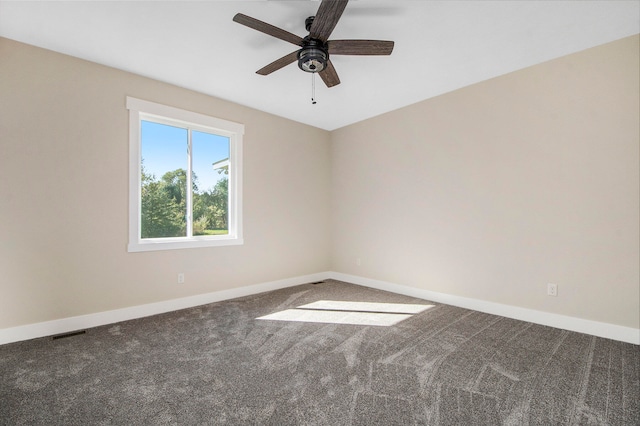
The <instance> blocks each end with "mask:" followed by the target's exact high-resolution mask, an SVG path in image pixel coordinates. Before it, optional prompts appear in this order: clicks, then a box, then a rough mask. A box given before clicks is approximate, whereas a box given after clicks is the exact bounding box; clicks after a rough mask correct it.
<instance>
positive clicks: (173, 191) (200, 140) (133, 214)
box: [127, 97, 244, 252]
mask: <svg viewBox="0 0 640 426" xmlns="http://www.w3.org/2000/svg"><path fill="white" fill-rule="evenodd" d="M127 109H129V246H128V250H129V251H130V252H132V251H149V250H170V249H179V248H193V247H210V246H222V245H237V244H242V135H243V133H244V126H243V125H242V124H238V123H233V122H230V121H226V120H221V119H218V118H214V117H209V116H206V115H202V114H198V113H194V112H190V111H184V110H181V109H178V108H173V107H169V106H165V105H160V104H156V103H153V102H148V101H143V100H140V99H135V98H131V97H127Z"/></svg>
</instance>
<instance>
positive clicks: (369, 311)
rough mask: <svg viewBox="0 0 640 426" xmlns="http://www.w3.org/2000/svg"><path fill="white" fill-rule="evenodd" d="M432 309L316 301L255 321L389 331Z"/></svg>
mask: <svg viewBox="0 0 640 426" xmlns="http://www.w3.org/2000/svg"><path fill="white" fill-rule="evenodd" d="M433 306H434V305H417V304H405V303H379V302H348V301H339V300H319V301H317V302H313V303H309V304H306V305H302V306H298V307H297V308H295V309H285V310H283V311H279V312H274V313H273V314H269V315H265V316H262V317H259V318H256V319H260V320H274V321H299V322H315V323H324V324H350V325H376V326H383V327H388V326H391V325H395V324H397V323H399V322H400V321H404V320H406V319H408V318H411V316H413V315H414V314H418V313H420V312H423V311H425V310H427V309H429V308H431V307H433Z"/></svg>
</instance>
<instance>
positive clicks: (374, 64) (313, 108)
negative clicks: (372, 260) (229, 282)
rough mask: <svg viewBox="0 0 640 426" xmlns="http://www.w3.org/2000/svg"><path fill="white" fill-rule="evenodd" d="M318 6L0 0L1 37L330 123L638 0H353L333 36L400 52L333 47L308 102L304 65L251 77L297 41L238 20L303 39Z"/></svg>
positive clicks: (619, 31)
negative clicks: (325, 79)
mask: <svg viewBox="0 0 640 426" xmlns="http://www.w3.org/2000/svg"><path fill="white" fill-rule="evenodd" d="M319 4H320V3H319V2H318V1H313V0H289V1H277V0H262V1H240V0H235V1H162V2H149V1H107V2H100V1H84V2H77V1H76V2H59V1H44V2H25V1H4V0H0V36H2V37H7V38H10V39H14V40H18V41H21V42H24V43H28V44H32V45H35V46H40V47H44V48H46V49H51V50H54V51H57V52H61V53H65V54H68V55H72V56H76V57H79V58H83V59H87V60H90V61H94V62H97V63H100V64H105V65H109V66H112V67H115V68H119V69H122V70H126V71H130V72H133V73H136V74H140V75H143V76H147V77H151V78H154V79H157V80H161V81H165V82H169V83H173V84H175V85H178V86H181V87H185V88H188V89H192V90H196V91H198V92H202V93H206V94H209V95H212V96H216V97H218V98H222V99H227V100H230V101H233V102H236V103H239V104H242V105H247V106H250V107H253V108H256V109H259V110H263V111H267V112H269V113H272V114H276V115H279V116H282V117H286V118H289V119H291V120H295V121H299V122H302V123H305V124H309V125H312V126H316V127H319V128H322V129H327V130H333V129H336V128H339V127H342V126H345V125H348V124H351V123H354V122H357V121H361V120H363V119H366V118H369V117H372V116H375V115H379V114H382V113H384V112H387V111H391V110H394V109H397V108H400V107H403V106H406V105H409V104H412V103H416V102H419V101H421V100H424V99H428V98H431V97H433V96H437V95H440V94H442V93H446V92H449V91H452V90H455V89H458V88H461V87H464V86H467V85H470V84H473V83H476V82H479V81H482V80H486V79H489V78H492V77H496V76H499V75H503V74H506V73H509V72H511V71H515V70H518V69H522V68H525V67H528V66H531V65H535V64H538V63H540V62H544V61H547V60H550V59H553V58H557V57H560V56H564V55H567V54H570V53H573V52H577V51H580V50H584V49H587V48H589V47H593V46H597V45H600V44H604V43H607V42H610V41H613V40H617V39H620V38H623V37H626V36H630V35H633V34H637V33H639V32H640V0H626V1H613V0H607V1H575V0H571V1H525V0H517V1H478V0H476V1H428V0H427V1H418V0H413V1H402V0H385V1H377V0H352V1H350V2H349V5H348V6H347V8H346V10H345V12H344V14H343V15H342V18H341V20H340V22H339V23H338V25H337V27H336V29H335V30H334V32H333V34H332V35H331V37H330V39H379V40H394V41H395V49H394V51H393V54H392V55H391V56H374V57H367V56H333V57H332V62H333V63H334V65H335V67H336V69H337V71H338V74H339V76H340V79H341V81H342V83H341V84H340V85H338V86H336V87H333V88H331V89H328V88H326V87H325V86H324V84H323V83H322V80H320V79H319V78H317V79H316V98H317V101H318V102H317V104H316V105H312V104H311V82H312V77H311V75H310V74H307V73H304V72H303V71H301V70H300V69H298V67H297V64H295V63H294V64H291V65H289V66H287V67H285V68H283V69H281V70H279V71H276V72H275V73H273V74H271V75H269V76H260V75H257V74H255V71H256V70H258V69H259V68H261V67H263V66H264V65H266V64H268V63H270V62H272V61H274V60H275V59H278V58H280V57H281V56H284V55H285V54H287V53H290V52H292V51H294V50H296V46H294V45H293V44H290V43H287V42H285V41H281V40H279V39H276V38H273V37H269V36H267V35H265V34H262V33H260V32H258V31H255V30H252V29H250V28H247V27H245V26H242V25H239V24H237V23H235V22H233V21H232V18H233V16H234V15H235V14H236V13H238V12H242V13H244V14H246V15H249V16H252V17H254V18H257V19H259V20H262V21H265V22H268V23H270V24H273V25H275V26H278V27H281V28H283V29H286V30H287V31H289V32H292V33H295V34H297V35H300V36H302V37H303V36H305V35H306V34H307V33H306V31H305V29H304V20H305V18H306V17H308V16H311V15H314V14H315V11H316V10H317V8H318V6H319ZM0 60H2V57H1V56H0ZM132 95H135V94H132Z"/></svg>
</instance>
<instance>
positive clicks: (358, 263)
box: [356, 257, 362, 266]
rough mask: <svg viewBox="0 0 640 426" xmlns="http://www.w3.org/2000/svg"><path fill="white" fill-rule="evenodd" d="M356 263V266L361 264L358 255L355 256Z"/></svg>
mask: <svg viewBox="0 0 640 426" xmlns="http://www.w3.org/2000/svg"><path fill="white" fill-rule="evenodd" d="M356 265H358V266H361V265H362V259H360V258H359V257H358V258H356Z"/></svg>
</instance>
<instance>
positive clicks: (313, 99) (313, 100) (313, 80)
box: [311, 72, 316, 105]
mask: <svg viewBox="0 0 640 426" xmlns="http://www.w3.org/2000/svg"><path fill="white" fill-rule="evenodd" d="M315 104H316V73H315V72H312V73H311V105H315Z"/></svg>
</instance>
